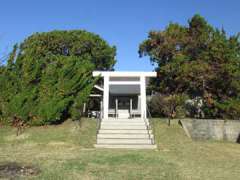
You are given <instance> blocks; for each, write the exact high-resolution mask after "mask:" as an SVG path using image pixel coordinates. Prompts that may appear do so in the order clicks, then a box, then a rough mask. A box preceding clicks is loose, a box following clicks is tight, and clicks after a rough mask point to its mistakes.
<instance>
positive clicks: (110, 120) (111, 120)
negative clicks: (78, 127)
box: [102, 119, 145, 122]
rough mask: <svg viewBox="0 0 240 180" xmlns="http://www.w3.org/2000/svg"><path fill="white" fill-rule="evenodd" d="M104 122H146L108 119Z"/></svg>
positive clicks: (141, 120)
mask: <svg viewBox="0 0 240 180" xmlns="http://www.w3.org/2000/svg"><path fill="white" fill-rule="evenodd" d="M102 122H145V120H143V119H107V120H104V119H103V120H102Z"/></svg>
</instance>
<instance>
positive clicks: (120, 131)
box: [98, 129, 152, 134]
mask: <svg viewBox="0 0 240 180" xmlns="http://www.w3.org/2000/svg"><path fill="white" fill-rule="evenodd" d="M98 133H99V134H102V133H108V134H111V133H112V134H148V133H152V130H146V129H134V130H133V129H100V130H99V131H98Z"/></svg>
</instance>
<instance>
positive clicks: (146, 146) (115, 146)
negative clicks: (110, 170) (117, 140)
mask: <svg viewBox="0 0 240 180" xmlns="http://www.w3.org/2000/svg"><path fill="white" fill-rule="evenodd" d="M94 146H95V147H96V148H111V149H156V148H157V146H156V145H152V144H139V145H137V144H128V145H126V144H95V145H94Z"/></svg>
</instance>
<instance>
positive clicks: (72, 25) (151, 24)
mask: <svg viewBox="0 0 240 180" xmlns="http://www.w3.org/2000/svg"><path fill="white" fill-rule="evenodd" d="M239 7H240V1H239V0H228V1H227V0H145V1H144V0H118V1H116V0H115V1H114V0H85V1H83V0H65V1H63V0H38V1H37V0H35V1H34V0H21V1H20V0H2V1H1V10H0V23H1V27H0V57H3V56H4V55H5V54H7V53H9V51H10V50H11V48H12V46H13V44H14V43H16V42H21V41H22V40H23V39H25V38H26V37H27V36H29V35H31V34H32V33H34V32H42V31H51V30H56V29H58V30H61V29H64V30H66V29H86V30H87V31H90V32H94V33H97V34H99V35H100V36H101V37H103V38H104V39H105V40H106V41H108V42H109V43H110V44H111V45H116V47H117V64H116V66H115V69H116V70H120V71H126V70H132V71H151V70H153V67H152V66H151V64H150V62H149V58H139V56H138V45H139V43H140V42H142V41H143V40H144V39H146V38H147V34H148V32H149V31H150V30H162V29H164V27H166V26H167V24H168V23H169V22H178V23H180V24H186V23H187V20H188V19H189V18H190V17H192V16H193V15H194V14H195V13H199V14H201V15H202V16H204V17H205V18H206V19H207V20H208V21H209V23H210V24H212V25H213V26H215V27H219V28H221V27H224V28H225V30H226V31H227V33H228V34H229V35H231V34H235V33H237V32H240V23H239V22H240V10H239Z"/></svg>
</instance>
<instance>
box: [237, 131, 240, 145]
mask: <svg viewBox="0 0 240 180" xmlns="http://www.w3.org/2000/svg"><path fill="white" fill-rule="evenodd" d="M237 143H238V144H240V133H239V135H238V138H237Z"/></svg>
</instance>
